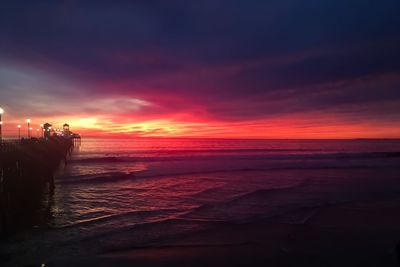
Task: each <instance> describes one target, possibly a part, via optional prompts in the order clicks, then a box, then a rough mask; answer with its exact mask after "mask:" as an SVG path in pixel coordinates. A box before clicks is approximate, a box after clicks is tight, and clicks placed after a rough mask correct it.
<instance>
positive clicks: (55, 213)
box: [0, 138, 400, 266]
mask: <svg viewBox="0 0 400 267" xmlns="http://www.w3.org/2000/svg"><path fill="white" fill-rule="evenodd" d="M399 151H400V140H362V139H360V140H241V139H190V138H135V139H100V138H83V139H82V145H81V146H80V147H77V148H75V150H74V152H73V153H72V155H71V157H70V158H69V160H68V164H67V165H66V166H65V167H64V169H63V170H62V172H60V174H59V175H58V176H57V177H56V189H55V193H54V195H53V196H49V197H48V199H45V200H44V205H43V211H42V216H44V217H45V218H44V219H43V220H42V223H39V224H38V225H35V226H33V227H32V228H30V229H26V230H23V231H21V232H19V233H17V234H16V236H14V237H13V238H9V239H7V240H3V241H2V242H1V244H0V251H1V255H8V257H9V258H10V259H11V261H10V262H9V264H10V266H18V265H19V264H21V263H24V264H26V263H31V262H39V261H42V262H47V261H51V260H52V259H58V258H71V257H81V256H87V255H96V254H101V253H107V252H110V251H119V250H126V249H132V248H135V247H147V246H150V247H151V246H157V245H160V244H164V243H165V242H166V241H168V240H179V239H180V238H183V237H187V236H190V235H194V234H198V233H201V232H202V231H209V230H210V229H216V230H218V229H220V228H224V227H226V226H227V225H238V224H247V223H254V222H258V221H268V220H269V221H275V222H277V223H280V224H307V221H308V220H310V218H312V217H313V216H315V214H318V212H319V211H321V210H322V209H324V208H325V207H327V206H332V205H338V204H340V203H349V202H355V201H364V200H371V199H372V200H375V199H387V198H391V197H398V196H399V192H400V183H398V182H397V180H398V178H400V176H399V174H400V157H399ZM201 242H202V244H207V242H208V241H207V240H201ZM187 245H191V244H187Z"/></svg>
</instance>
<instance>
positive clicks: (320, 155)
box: [69, 150, 400, 164]
mask: <svg viewBox="0 0 400 267" xmlns="http://www.w3.org/2000/svg"><path fill="white" fill-rule="evenodd" d="M297 151H298V150H297ZM241 152H243V151H241ZM351 158H355V159H356V158H400V152H363V153H360V152H346V153H343V152H337V153H305V154H253V155H251V154H236V155H215V154H212V153H210V154H208V155H182V156H171V155H165V156H106V157H89V158H79V159H72V160H69V163H72V164H79V163H88V164H89V163H124V162H125V163H129V162H157V161H182V160H208V159H221V160H224V159H226V160H234V159H248V160H252V159H254V160H284V159H321V160H323V159H351Z"/></svg>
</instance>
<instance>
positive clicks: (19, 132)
mask: <svg viewBox="0 0 400 267" xmlns="http://www.w3.org/2000/svg"><path fill="white" fill-rule="evenodd" d="M17 128H18V140H21V124H18V125H17Z"/></svg>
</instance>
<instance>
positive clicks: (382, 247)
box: [49, 198, 400, 266]
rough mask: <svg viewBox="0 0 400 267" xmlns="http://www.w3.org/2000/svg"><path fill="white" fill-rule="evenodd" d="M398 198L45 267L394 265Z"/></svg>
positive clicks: (399, 225)
mask: <svg viewBox="0 0 400 267" xmlns="http://www.w3.org/2000/svg"><path fill="white" fill-rule="evenodd" d="M398 210H400V198H396V199H390V200H378V201H363V202H354V203H347V204H339V205H334V206H329V207H326V208H324V209H322V210H321V211H319V212H318V213H317V214H315V215H314V216H312V217H311V218H310V219H309V220H308V221H307V222H306V223H305V224H282V223H279V222H278V221H269V222H261V223H249V224H242V225H239V224H238V225H231V226H228V227H226V226H225V227H220V228H217V229H212V230H207V231H205V232H199V233H197V234H193V235H191V236H187V237H184V238H180V239H177V240H169V241H165V242H160V243H158V244H154V245H153V246H151V245H150V247H138V248H132V249H126V250H120V251H114V252H109V253H104V254H101V255H97V256H90V257H85V258H78V259H72V260H71V259H58V260H54V261H51V262H49V266H130V265H136V266H166V265H167V266H189V265H190V266H204V265H211V266H232V265H233V266H237V265H248V266H266V264H270V266H398V261H397V255H396V250H395V247H396V244H398V242H400V215H399V214H398Z"/></svg>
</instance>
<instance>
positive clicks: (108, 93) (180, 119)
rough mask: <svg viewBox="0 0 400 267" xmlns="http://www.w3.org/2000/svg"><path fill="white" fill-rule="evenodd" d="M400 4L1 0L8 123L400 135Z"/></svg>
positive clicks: (147, 131) (126, 132)
mask: <svg viewBox="0 0 400 267" xmlns="http://www.w3.org/2000/svg"><path fill="white" fill-rule="evenodd" d="M55 2H57V4H56V3H55ZM59 3H61V4H59ZM399 11H400V1H399V0H382V1H365V0H354V1H348V0H347V1H344V0H343V1H341V0H325V1H321V0H307V1H299V0H279V1H278V0H276V1H255V0H254V1H250V0H248V1H232V0H229V1H228V0H222V1H218V0H205V1H204V0H202V1H183V0H182V1H152V0H146V1H62V2H60V1H15V0H14V1H2V2H1V5H0V106H1V107H2V108H3V109H4V110H5V113H4V116H3V120H4V125H3V126H4V127H3V129H4V130H3V132H4V133H5V135H8V136H15V134H16V129H17V128H16V125H17V124H19V123H20V124H22V125H23V127H25V128H26V126H25V123H24V121H25V120H26V119H27V118H28V117H29V118H30V119H32V124H33V127H34V128H36V127H37V125H38V124H40V123H44V122H51V123H53V124H54V125H55V126H57V125H59V126H61V125H62V124H63V123H64V122H68V123H70V125H71V128H72V130H73V131H76V132H79V133H81V134H83V135H84V136H85V135H86V136H132V137H133V136H205V137H241V138H245V137H253V138H357V137H360V138H362V137H365V138H369V137H388V138H394V137H400V15H399ZM23 133H24V134H25V130H24V129H23Z"/></svg>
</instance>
